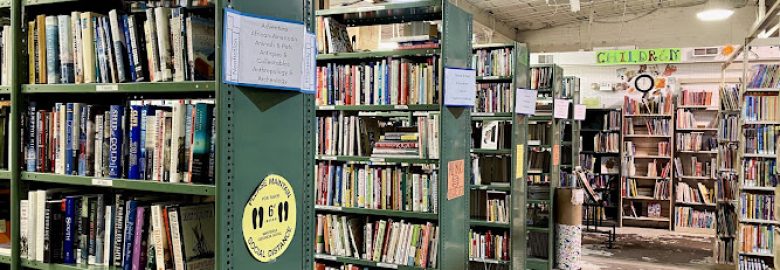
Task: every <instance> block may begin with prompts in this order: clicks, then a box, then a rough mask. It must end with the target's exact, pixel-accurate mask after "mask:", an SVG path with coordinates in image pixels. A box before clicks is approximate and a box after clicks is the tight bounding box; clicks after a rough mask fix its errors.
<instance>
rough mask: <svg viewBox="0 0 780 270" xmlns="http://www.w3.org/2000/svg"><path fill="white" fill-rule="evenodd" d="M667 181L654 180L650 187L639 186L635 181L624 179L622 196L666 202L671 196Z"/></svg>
mask: <svg viewBox="0 0 780 270" xmlns="http://www.w3.org/2000/svg"><path fill="white" fill-rule="evenodd" d="M670 189H671V186H670V185H669V180H656V181H655V183H654V184H653V185H652V186H640V185H639V184H638V183H637V181H636V179H631V178H626V179H625V183H624V186H623V190H622V193H623V196H625V197H630V198H642V197H646V198H654V199H659V200H668V199H669V197H670V194H671V191H670Z"/></svg>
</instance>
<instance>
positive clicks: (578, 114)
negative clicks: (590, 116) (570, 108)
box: [574, 104, 586, 120]
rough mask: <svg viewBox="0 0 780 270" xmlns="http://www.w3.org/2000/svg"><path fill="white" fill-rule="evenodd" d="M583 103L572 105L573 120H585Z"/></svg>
mask: <svg viewBox="0 0 780 270" xmlns="http://www.w3.org/2000/svg"><path fill="white" fill-rule="evenodd" d="M585 108H586V107H585V105H581V104H575V105H574V120H585Z"/></svg>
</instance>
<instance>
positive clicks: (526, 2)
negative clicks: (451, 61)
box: [460, 0, 706, 31]
mask: <svg viewBox="0 0 780 270" xmlns="http://www.w3.org/2000/svg"><path fill="white" fill-rule="evenodd" d="M460 1H468V2H469V3H471V4H473V5H475V6H477V7H478V8H480V9H483V10H485V11H487V12H489V13H492V14H493V15H494V16H495V17H496V19H497V20H499V21H503V22H505V23H507V24H508V25H510V26H512V27H515V28H517V29H519V30H520V31H523V30H533V29H541V28H547V27H554V26H559V25H564V24H569V23H573V22H578V21H589V20H591V19H593V20H594V21H610V22H620V21H623V20H631V19H632V18H636V17H638V16H645V15H647V14H650V13H652V12H654V11H655V10H658V9H660V8H668V7H687V6H695V5H700V4H702V3H704V2H706V1H705V0H580V2H581V10H580V11H579V12H571V10H570V9H571V7H570V6H569V0H460ZM624 14H625V15H624ZM591 17H592V18H591Z"/></svg>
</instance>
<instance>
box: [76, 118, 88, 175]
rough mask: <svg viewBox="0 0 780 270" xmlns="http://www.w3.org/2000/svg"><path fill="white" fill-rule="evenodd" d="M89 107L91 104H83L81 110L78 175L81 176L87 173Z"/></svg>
mask: <svg viewBox="0 0 780 270" xmlns="http://www.w3.org/2000/svg"><path fill="white" fill-rule="evenodd" d="M89 107H90V105H86V104H85V105H82V106H81V107H80V108H79V110H78V113H79V118H78V119H79V125H78V127H79V135H78V148H77V149H78V153H77V157H78V175H80V176H86V175H87V147H86V143H87V132H88V131H87V125H88V121H87V118H88V117H89V116H88V115H89V112H88V110H89Z"/></svg>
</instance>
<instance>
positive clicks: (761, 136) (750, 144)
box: [743, 125, 780, 155]
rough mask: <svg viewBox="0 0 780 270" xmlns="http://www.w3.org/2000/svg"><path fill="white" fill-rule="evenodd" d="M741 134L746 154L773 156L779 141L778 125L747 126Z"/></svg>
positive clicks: (779, 130)
mask: <svg viewBox="0 0 780 270" xmlns="http://www.w3.org/2000/svg"><path fill="white" fill-rule="evenodd" d="M743 132H744V136H745V153H746V154H770V155H774V154H775V151H776V150H777V145H778V143H777V142H778V141H780V125H749V126H745V129H744V130H743Z"/></svg>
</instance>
